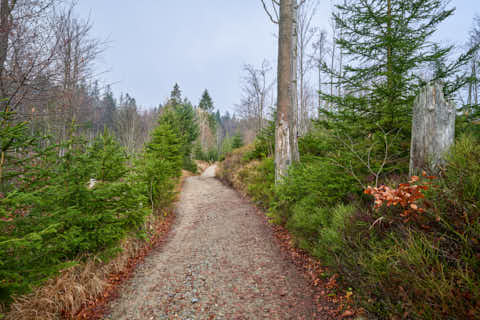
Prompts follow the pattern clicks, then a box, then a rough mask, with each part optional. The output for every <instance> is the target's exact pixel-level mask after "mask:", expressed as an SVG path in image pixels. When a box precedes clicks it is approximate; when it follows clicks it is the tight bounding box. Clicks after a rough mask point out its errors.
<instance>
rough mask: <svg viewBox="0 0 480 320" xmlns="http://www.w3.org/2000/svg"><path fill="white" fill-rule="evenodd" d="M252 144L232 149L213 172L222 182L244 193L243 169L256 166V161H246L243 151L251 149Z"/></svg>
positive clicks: (245, 187) (245, 186) (245, 188)
mask: <svg viewBox="0 0 480 320" xmlns="http://www.w3.org/2000/svg"><path fill="white" fill-rule="evenodd" d="M252 149H253V145H247V146H244V147H242V148H239V149H235V150H234V151H232V152H231V153H230V154H229V155H228V156H227V157H226V158H225V160H224V161H222V162H221V163H220V164H219V165H218V166H217V170H216V172H215V176H216V177H217V178H219V179H220V180H221V181H223V182H224V183H226V184H228V185H230V186H232V187H233V188H234V189H236V190H237V191H239V192H240V193H242V194H243V195H245V194H246V190H247V185H246V183H245V179H244V178H245V177H244V174H242V173H245V172H246V171H245V169H250V168H251V167H254V166H256V165H257V164H258V163H257V161H251V162H247V161H245V160H244V155H245V153H247V152H249V151H251V150H252Z"/></svg>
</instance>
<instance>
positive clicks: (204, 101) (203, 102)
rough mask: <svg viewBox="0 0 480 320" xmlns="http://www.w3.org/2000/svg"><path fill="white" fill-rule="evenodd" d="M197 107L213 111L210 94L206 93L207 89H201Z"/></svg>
mask: <svg viewBox="0 0 480 320" xmlns="http://www.w3.org/2000/svg"><path fill="white" fill-rule="evenodd" d="M198 107H199V108H200V109H202V110H205V111H207V112H211V111H213V100H212V98H211V97H210V94H209V93H208V90H207V89H205V91H203V94H202V98H201V99H200V103H199V104H198Z"/></svg>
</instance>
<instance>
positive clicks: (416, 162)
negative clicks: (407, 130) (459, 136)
mask: <svg viewBox="0 0 480 320" xmlns="http://www.w3.org/2000/svg"><path fill="white" fill-rule="evenodd" d="M454 137H455V106H454V105H453V104H452V103H451V102H449V101H447V100H445V97H444V96H443V91H442V85H441V84H439V83H433V84H428V85H427V86H426V87H425V88H423V89H422V90H421V91H420V94H419V95H418V96H417V98H416V99H415V102H414V106H413V120H412V144H411V147H410V175H415V174H419V173H420V172H421V170H424V169H426V170H429V171H431V172H433V173H435V172H438V169H439V167H440V166H441V165H442V164H443V159H444V155H445V152H447V151H448V149H449V148H450V146H451V145H452V144H453V142H454Z"/></svg>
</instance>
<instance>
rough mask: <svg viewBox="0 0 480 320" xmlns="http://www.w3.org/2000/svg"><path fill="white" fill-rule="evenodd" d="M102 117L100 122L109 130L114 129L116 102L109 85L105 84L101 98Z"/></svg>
mask: <svg viewBox="0 0 480 320" xmlns="http://www.w3.org/2000/svg"><path fill="white" fill-rule="evenodd" d="M102 108H103V117H102V122H103V124H104V125H105V126H107V128H108V129H109V130H113V129H114V118H115V112H116V109H117V102H116V101H115V99H114V97H113V93H112V90H111V88H110V86H107V89H106V90H105V93H104V95H103V99H102Z"/></svg>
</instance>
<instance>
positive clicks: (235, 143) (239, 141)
mask: <svg viewBox="0 0 480 320" xmlns="http://www.w3.org/2000/svg"><path fill="white" fill-rule="evenodd" d="M241 147H243V137H242V135H241V134H240V133H236V134H235V135H234V136H233V140H232V149H238V148H241Z"/></svg>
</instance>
